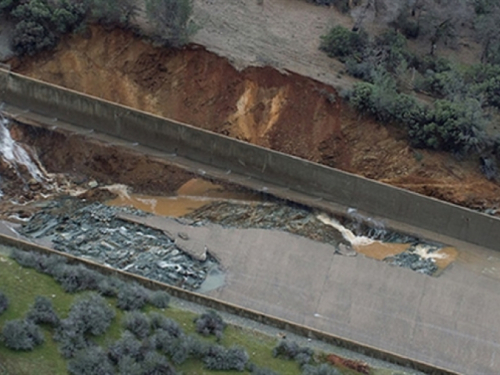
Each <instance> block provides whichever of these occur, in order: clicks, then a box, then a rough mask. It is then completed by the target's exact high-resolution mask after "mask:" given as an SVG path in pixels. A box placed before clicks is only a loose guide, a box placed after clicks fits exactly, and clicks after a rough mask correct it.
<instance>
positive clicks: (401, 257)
mask: <svg viewBox="0 0 500 375" xmlns="http://www.w3.org/2000/svg"><path fill="white" fill-rule="evenodd" d="M415 249H416V246H411V247H410V248H409V249H407V250H406V251H404V252H402V253H400V254H396V255H394V256H391V257H387V258H385V259H384V261H385V262H387V263H389V264H390V265H393V266H398V267H404V268H409V269H411V270H413V271H416V272H420V273H423V274H425V275H433V274H434V273H436V272H437V270H438V266H437V265H436V262H435V261H434V259H432V258H431V257H429V258H427V257H423V256H422V255H421V254H418V253H417V252H416V251H415ZM436 250H438V248H436V247H432V246H430V247H429V252H433V251H436Z"/></svg>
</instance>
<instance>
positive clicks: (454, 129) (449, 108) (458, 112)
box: [409, 100, 486, 154]
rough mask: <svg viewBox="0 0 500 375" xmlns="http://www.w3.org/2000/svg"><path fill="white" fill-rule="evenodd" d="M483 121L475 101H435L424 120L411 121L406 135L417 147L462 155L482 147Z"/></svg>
mask: <svg viewBox="0 0 500 375" xmlns="http://www.w3.org/2000/svg"><path fill="white" fill-rule="evenodd" d="M485 123H486V120H485V118H484V115H483V112H482V109H481V106H480V103H478V102H477V101H475V100H468V101H464V102H450V101H448V100H438V101H436V103H435V104H434V108H433V109H432V110H430V111H429V112H428V119H427V121H426V122H424V123H416V124H411V125H410V126H409V136H410V140H411V142H412V144H413V145H414V146H416V147H423V148H430V149H435V150H444V151H451V152H455V153H459V154H465V153H468V152H470V151H478V150H480V149H481V147H482V142H483V138H484V137H483V134H482V131H483V129H484V126H485Z"/></svg>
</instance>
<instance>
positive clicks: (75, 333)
mask: <svg viewBox="0 0 500 375" xmlns="http://www.w3.org/2000/svg"><path fill="white" fill-rule="evenodd" d="M54 341H56V342H57V343H58V349H59V352H60V353H61V355H62V356H63V357H64V358H73V357H74V356H75V354H76V353H78V352H79V351H81V350H83V349H86V348H88V347H90V346H92V344H93V343H92V342H91V341H89V340H87V338H86V337H85V336H84V334H83V332H82V331H79V330H78V327H77V326H75V325H74V323H73V321H72V320H67V319H66V320H63V321H61V323H60V325H59V326H58V328H57V330H56V332H55V333H54Z"/></svg>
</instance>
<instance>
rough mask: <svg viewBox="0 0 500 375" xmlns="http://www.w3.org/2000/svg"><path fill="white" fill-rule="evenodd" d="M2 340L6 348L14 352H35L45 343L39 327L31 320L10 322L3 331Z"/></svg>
mask: <svg viewBox="0 0 500 375" xmlns="http://www.w3.org/2000/svg"><path fill="white" fill-rule="evenodd" d="M2 340H3V342H4V344H5V346H6V347H8V348H10V349H13V350H26V351H29V350H33V349H34V348H35V347H36V346H38V345H40V344H42V343H43V341H44V337H43V333H42V331H41V330H40V328H38V326H37V325H36V324H35V323H33V322H31V321H29V320H21V319H16V320H10V321H8V322H6V323H5V325H4V326H3V329H2Z"/></svg>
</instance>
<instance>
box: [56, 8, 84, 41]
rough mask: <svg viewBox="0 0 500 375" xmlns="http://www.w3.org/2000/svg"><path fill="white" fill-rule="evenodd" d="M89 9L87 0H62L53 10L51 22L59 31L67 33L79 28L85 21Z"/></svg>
mask: <svg viewBox="0 0 500 375" xmlns="http://www.w3.org/2000/svg"><path fill="white" fill-rule="evenodd" d="M87 11H88V1H87V0H80V1H78V0H77V1H75V0H73V1H70V0H62V1H59V2H58V5H57V6H56V8H55V9H54V10H53V12H52V16H51V22H52V23H53V24H54V26H55V29H56V30H57V32H58V33H60V34H66V33H69V32H72V31H73V30H75V29H78V28H79V27H80V26H81V25H82V24H83V23H84V21H85V17H86V15H87Z"/></svg>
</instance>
